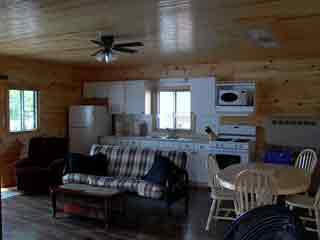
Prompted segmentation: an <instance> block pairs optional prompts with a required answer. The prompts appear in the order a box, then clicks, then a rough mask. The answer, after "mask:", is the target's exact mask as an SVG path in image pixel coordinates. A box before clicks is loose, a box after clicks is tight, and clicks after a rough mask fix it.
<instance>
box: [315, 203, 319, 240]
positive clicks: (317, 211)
mask: <svg viewBox="0 0 320 240" xmlns="http://www.w3.org/2000/svg"><path fill="white" fill-rule="evenodd" d="M314 213H315V215H316V226H317V233H318V238H319V239H320V218H319V217H320V216H319V210H318V209H314Z"/></svg>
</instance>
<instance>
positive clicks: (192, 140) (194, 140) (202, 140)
mask: <svg viewBox="0 0 320 240" xmlns="http://www.w3.org/2000/svg"><path fill="white" fill-rule="evenodd" d="M101 138H113V139H114V138H116V139H118V140H138V141H165V142H171V141H172V142H180V143H198V144H210V143H211V141H209V139H208V138H206V137H185V138H165V137H152V136H146V137H140V136H103V137H101Z"/></svg>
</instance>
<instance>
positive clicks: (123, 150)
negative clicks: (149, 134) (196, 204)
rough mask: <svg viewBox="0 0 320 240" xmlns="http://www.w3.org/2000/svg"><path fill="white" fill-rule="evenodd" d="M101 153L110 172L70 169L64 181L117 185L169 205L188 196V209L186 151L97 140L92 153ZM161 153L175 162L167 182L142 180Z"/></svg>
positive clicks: (108, 185) (127, 190)
mask: <svg viewBox="0 0 320 240" xmlns="http://www.w3.org/2000/svg"><path fill="white" fill-rule="evenodd" d="M98 153H102V154H104V155H105V156H106V159H107V161H108V166H107V169H106V176H95V175H88V174H82V173H70V174H66V175H65V176H63V183H64V184H67V183H77V184H88V185H93V186H99V187H108V188H117V189H121V190H124V191H126V192H131V193H135V194H137V195H139V196H141V197H145V198H151V199H163V200H166V202H167V206H168V208H169V207H170V205H171V204H172V203H173V202H175V201H176V200H178V199H181V198H183V197H184V198H185V200H186V211H187V208H188V206H187V205H188V200H189V196H188V190H187V188H188V174H187V172H186V170H185V168H186V160H187V155H186V153H185V152H179V151H160V150H151V149H146V148H130V147H120V146H114V145H98V144H95V145H93V146H92V147H91V151H90V155H95V154H98ZM157 154H160V155H162V156H167V157H168V158H169V159H170V161H171V162H172V163H174V164H173V166H174V169H172V170H171V171H172V172H171V173H170V177H169V179H168V181H167V183H166V185H165V186H161V185H157V184H154V183H150V182H147V181H144V180H142V177H143V176H145V175H146V174H147V173H148V171H149V170H150V169H151V167H152V165H153V162H154V160H155V157H156V155H157Z"/></svg>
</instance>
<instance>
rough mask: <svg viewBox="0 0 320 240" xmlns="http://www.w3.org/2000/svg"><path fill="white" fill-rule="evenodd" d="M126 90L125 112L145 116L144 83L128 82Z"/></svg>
mask: <svg viewBox="0 0 320 240" xmlns="http://www.w3.org/2000/svg"><path fill="white" fill-rule="evenodd" d="M125 89H126V94H125V98H126V100H125V112H126V113H134V114H136V113H142V114H143V113H144V112H145V87H144V81H128V82H126V87H125Z"/></svg>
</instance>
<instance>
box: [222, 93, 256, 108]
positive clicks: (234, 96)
mask: <svg viewBox="0 0 320 240" xmlns="http://www.w3.org/2000/svg"><path fill="white" fill-rule="evenodd" d="M249 104H250V103H249V94H248V91H246V90H240V89H239V90H238V89H234V90H223V89H221V90H220V91H219V95H218V105H220V106H248V105H249Z"/></svg>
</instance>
